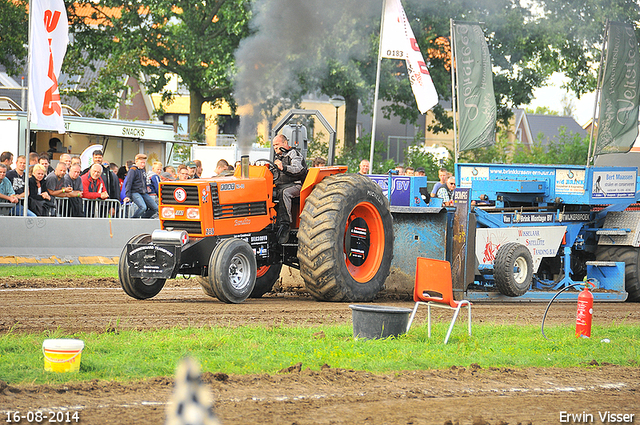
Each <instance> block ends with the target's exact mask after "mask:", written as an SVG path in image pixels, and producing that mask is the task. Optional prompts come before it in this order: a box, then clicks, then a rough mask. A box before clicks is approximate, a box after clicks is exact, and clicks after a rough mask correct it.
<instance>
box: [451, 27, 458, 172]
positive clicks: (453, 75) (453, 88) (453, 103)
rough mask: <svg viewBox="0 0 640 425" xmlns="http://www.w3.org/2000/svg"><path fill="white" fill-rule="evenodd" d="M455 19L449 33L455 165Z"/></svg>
mask: <svg viewBox="0 0 640 425" xmlns="http://www.w3.org/2000/svg"><path fill="white" fill-rule="evenodd" d="M453 26H454V25H453V18H450V19H449V33H450V34H451V40H450V42H451V45H450V46H449V47H450V49H451V111H452V113H453V151H454V161H455V162H454V163H455V164H457V163H458V135H457V131H456V124H457V120H456V99H457V97H456V83H455V58H456V56H455V55H454V50H455V45H456V43H455V42H454V35H453Z"/></svg>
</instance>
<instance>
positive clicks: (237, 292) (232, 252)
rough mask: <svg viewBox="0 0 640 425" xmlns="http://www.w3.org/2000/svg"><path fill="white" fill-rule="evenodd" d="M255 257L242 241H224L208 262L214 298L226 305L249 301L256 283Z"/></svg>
mask: <svg viewBox="0 0 640 425" xmlns="http://www.w3.org/2000/svg"><path fill="white" fill-rule="evenodd" d="M256 270H257V267H256V257H255V255H254V254H253V249H252V248H251V245H249V244H248V243H247V242H245V241H243V240H242V239H236V238H231V239H225V240H223V241H222V242H220V244H218V246H217V247H216V248H215V249H214V250H213V253H212V254H211V258H210V260H209V284H210V287H211V289H212V290H213V293H215V294H216V297H217V298H218V299H219V300H220V301H222V302H225V303H228V304H238V303H241V302H243V301H244V300H246V299H247V298H249V295H251V293H252V292H253V289H254V287H255V283H256Z"/></svg>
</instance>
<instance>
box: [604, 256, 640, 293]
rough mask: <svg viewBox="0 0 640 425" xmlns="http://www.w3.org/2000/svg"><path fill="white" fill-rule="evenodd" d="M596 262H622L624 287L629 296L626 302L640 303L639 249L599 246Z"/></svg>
mask: <svg viewBox="0 0 640 425" xmlns="http://www.w3.org/2000/svg"><path fill="white" fill-rule="evenodd" d="M596 260H598V261H622V262H624V286H625V290H626V291H627V293H628V294H629V296H628V297H627V301H640V248H634V247H632V246H616V245H599V246H598V250H597V251H596Z"/></svg>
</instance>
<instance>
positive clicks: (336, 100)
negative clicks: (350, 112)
mask: <svg viewBox="0 0 640 425" xmlns="http://www.w3.org/2000/svg"><path fill="white" fill-rule="evenodd" d="M329 103H331V104H332V105H333V106H334V107H335V108H336V127H335V130H336V132H335V134H334V135H333V143H332V145H333V149H334V150H335V148H336V142H337V141H338V109H340V107H341V106H344V104H345V101H344V98H343V97H342V96H336V97H334V98H331V99H329ZM333 154H335V152H333ZM331 157H332V158H333V155H331ZM329 165H333V164H329Z"/></svg>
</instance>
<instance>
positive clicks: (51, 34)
mask: <svg viewBox="0 0 640 425" xmlns="http://www.w3.org/2000/svg"><path fill="white" fill-rule="evenodd" d="M29 19H31V20H32V21H31V46H30V49H29V50H30V58H29V59H30V61H29V66H30V67H31V69H30V81H29V109H30V114H31V117H30V119H31V122H33V123H34V124H38V127H39V128H42V129H46V130H56V131H58V133H64V132H65V130H64V119H63V117H62V107H61V103H60V91H59V90H58V77H59V76H60V69H61V68H62V60H63V59H64V55H65V53H66V52H67V44H68V43H69V21H68V19H67V10H66V8H65V6H64V2H63V0H32V2H31V11H30V13H29Z"/></svg>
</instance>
